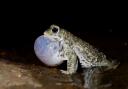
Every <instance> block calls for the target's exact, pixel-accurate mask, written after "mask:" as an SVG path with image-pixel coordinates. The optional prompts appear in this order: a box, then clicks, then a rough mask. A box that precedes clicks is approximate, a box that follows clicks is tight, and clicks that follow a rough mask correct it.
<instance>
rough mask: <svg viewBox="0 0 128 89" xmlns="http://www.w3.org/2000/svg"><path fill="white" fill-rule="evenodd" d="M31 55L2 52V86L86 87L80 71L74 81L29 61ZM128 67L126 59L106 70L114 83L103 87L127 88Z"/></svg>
mask: <svg viewBox="0 0 128 89" xmlns="http://www.w3.org/2000/svg"><path fill="white" fill-rule="evenodd" d="M27 55H28V54H27ZM32 55H33V54H31V55H28V56H24V57H23V56H22V55H19V54H18V53H17V52H13V51H5V50H2V51H0V89H84V88H83V81H82V78H83V77H82V76H81V74H80V73H76V74H75V75H73V78H74V79H73V80H74V81H75V82H74V81H73V80H72V79H71V77H70V76H68V75H64V74H62V73H61V72H60V69H58V68H56V67H47V66H45V65H40V64H39V65H38V63H34V62H29V61H30V59H32V60H33V59H35V57H33V56H32ZM13 59H14V60H13ZM21 60H25V62H23V61H21ZM36 60H38V59H36ZM26 62H29V63H26ZM41 64H42V63H41ZM127 69H128V65H127V62H124V63H121V64H120V66H119V67H118V68H117V69H116V70H114V71H108V72H106V73H104V75H105V76H106V77H104V80H106V79H109V80H110V81H111V82H112V86H111V87H105V88H100V89H128V70H127Z"/></svg>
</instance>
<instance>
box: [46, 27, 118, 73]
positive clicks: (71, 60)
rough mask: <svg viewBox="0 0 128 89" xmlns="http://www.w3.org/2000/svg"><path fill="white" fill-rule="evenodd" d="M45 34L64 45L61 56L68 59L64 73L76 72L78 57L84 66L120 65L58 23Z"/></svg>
mask: <svg viewBox="0 0 128 89" xmlns="http://www.w3.org/2000/svg"><path fill="white" fill-rule="evenodd" d="M44 36H46V37H48V38H50V39H51V40H54V41H57V42H59V43H60V45H62V49H61V50H60V56H61V58H64V59H65V60H67V71H64V70H62V73H65V74H73V73H75V72H76V70H77V66H78V60H77V57H78V59H79V62H80V63H81V66H82V68H91V67H101V66H105V67H107V69H112V68H113V69H114V68H116V67H117V66H118V63H116V62H111V61H109V60H107V58H106V56H105V54H103V53H102V52H99V51H98V50H97V49H96V48H94V47H93V46H91V45H90V44H89V43H87V42H86V41H83V40H81V39H80V38H78V37H76V36H74V35H73V34H71V33H70V32H68V31H67V30H65V29H63V28H60V27H59V26H57V25H51V26H50V28H49V29H47V30H46V31H45V32H44Z"/></svg>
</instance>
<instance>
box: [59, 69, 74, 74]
mask: <svg viewBox="0 0 128 89" xmlns="http://www.w3.org/2000/svg"><path fill="white" fill-rule="evenodd" d="M60 71H61V73H62V74H66V75H69V74H70V75H72V74H73V72H69V71H66V70H60Z"/></svg>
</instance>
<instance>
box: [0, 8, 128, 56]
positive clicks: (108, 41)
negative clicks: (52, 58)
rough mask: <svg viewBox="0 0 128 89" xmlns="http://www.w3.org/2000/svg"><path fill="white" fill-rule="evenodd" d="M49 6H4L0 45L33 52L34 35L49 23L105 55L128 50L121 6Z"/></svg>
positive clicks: (124, 53)
mask: <svg viewBox="0 0 128 89" xmlns="http://www.w3.org/2000/svg"><path fill="white" fill-rule="evenodd" d="M66 11H67V9H64V10H61V11H60V12H59V10H58V11H56V10H54V9H50V10H45V11H44V10H40V11H36V10H34V8H31V9H29V8H27V9H21V8H18V9H16V7H15V9H14V8H7V9H6V10H3V11H2V12H1V17H0V19H1V20H0V23H1V24H0V49H6V50H17V51H21V50H22V51H24V52H25V51H30V52H33V45H34V41H35V39H36V38H37V37H38V36H40V35H42V34H43V32H44V30H46V29H47V28H48V27H49V26H50V25H51V24H57V25H59V26H60V27H63V28H65V29H67V30H68V31H71V32H72V33H73V34H75V35H77V36H79V37H80V38H82V39H83V40H86V41H87V42H89V43H90V44H92V45H94V46H95V47H97V48H98V49H99V50H101V51H103V52H104V53H106V54H107V55H109V56H111V57H114V58H122V57H124V56H127V54H128V46H127V44H128V31H127V29H128V27H127V18H126V14H125V13H126V12H123V11H122V10H120V11H119V10H118V9H117V10H115V9H114V10H112V11H109V10H100V11H98V10H97V9H96V10H93V11H92V10H89V11H87V10H83V9H82V10H81V11H79V10H76V9H71V10H69V11H67V12H66Z"/></svg>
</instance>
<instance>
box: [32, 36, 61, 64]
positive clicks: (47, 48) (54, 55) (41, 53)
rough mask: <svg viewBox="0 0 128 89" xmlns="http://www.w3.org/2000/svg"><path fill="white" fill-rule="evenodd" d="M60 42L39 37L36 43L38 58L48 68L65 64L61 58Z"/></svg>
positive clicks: (35, 48)
mask: <svg viewBox="0 0 128 89" xmlns="http://www.w3.org/2000/svg"><path fill="white" fill-rule="evenodd" d="M61 48H62V47H60V45H59V42H56V41H52V40H50V39H49V38H47V37H45V36H43V35H42V36H39V37H38V38H37V39H36V40H35V43H34V51H35V54H36V56H37V57H38V58H39V59H40V60H41V61H42V62H43V63H44V64H46V65H48V66H56V65H59V64H61V63H62V62H63V60H62V59H61V58H60V57H59V50H60V49H61Z"/></svg>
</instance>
